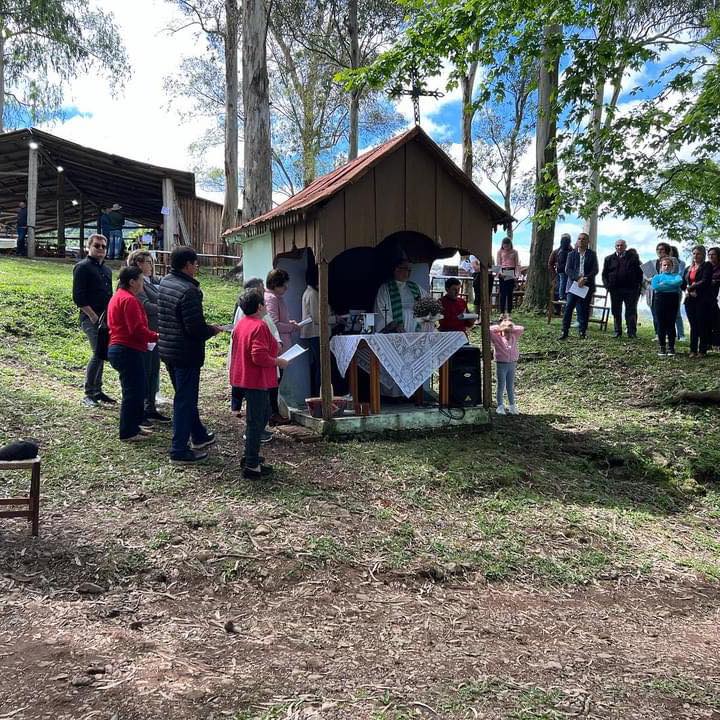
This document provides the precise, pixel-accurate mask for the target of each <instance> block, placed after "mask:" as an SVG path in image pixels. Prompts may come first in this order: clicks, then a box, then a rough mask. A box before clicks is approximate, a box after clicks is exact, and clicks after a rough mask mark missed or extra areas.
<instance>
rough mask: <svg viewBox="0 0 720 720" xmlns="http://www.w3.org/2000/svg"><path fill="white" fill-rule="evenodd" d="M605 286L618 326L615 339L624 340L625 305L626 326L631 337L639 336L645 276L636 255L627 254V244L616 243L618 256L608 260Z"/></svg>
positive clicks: (604, 273)
mask: <svg viewBox="0 0 720 720" xmlns="http://www.w3.org/2000/svg"><path fill="white" fill-rule="evenodd" d="M602 279H603V285H604V286H605V289H606V290H607V291H608V292H609V293H610V307H611V312H612V316H613V322H614V324H615V337H616V338H618V337H621V336H622V306H623V303H625V324H626V325H627V334H628V337H630V338H634V337H635V336H636V335H637V304H638V298H639V297H640V286H641V284H642V279H643V272H642V269H641V268H640V261H639V260H638V258H637V256H636V255H635V254H634V253H630V252H628V251H627V243H626V242H625V241H624V240H617V241H616V242H615V252H614V253H613V254H612V255H608V256H607V257H606V258H605V262H604V264H603V271H602Z"/></svg>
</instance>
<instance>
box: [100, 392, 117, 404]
mask: <svg viewBox="0 0 720 720" xmlns="http://www.w3.org/2000/svg"><path fill="white" fill-rule="evenodd" d="M95 400H97V401H98V402H101V403H105V404H106V405H117V400H113V399H112V398H111V397H109V396H108V395H106V394H105V393H104V392H101V393H98V394H97V395H96V396H95Z"/></svg>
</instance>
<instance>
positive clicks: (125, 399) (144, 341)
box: [107, 267, 158, 442]
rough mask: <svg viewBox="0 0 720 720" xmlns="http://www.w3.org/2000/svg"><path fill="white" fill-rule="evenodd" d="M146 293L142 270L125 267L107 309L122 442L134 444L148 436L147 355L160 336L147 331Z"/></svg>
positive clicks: (111, 362) (111, 360)
mask: <svg viewBox="0 0 720 720" xmlns="http://www.w3.org/2000/svg"><path fill="white" fill-rule="evenodd" d="M142 290H143V275H142V270H140V268H138V267H125V268H123V269H122V270H121V271H120V276H119V281H118V291H117V292H116V293H115V294H114V295H113V296H112V298H111V300H110V304H109V305H108V309H107V324H108V328H109V329H110V347H109V348H108V360H109V361H110V364H111V365H112V366H113V367H114V368H115V369H116V370H117V371H118V374H119V375H120V385H121V387H122V403H121V404H120V439H121V440H123V441H125V442H135V441H137V440H142V439H143V438H145V437H147V436H148V430H147V429H142V428H141V427H140V424H141V423H142V420H143V417H144V416H145V407H144V404H145V364H144V362H143V357H144V354H145V353H146V352H147V351H148V344H149V343H156V342H157V339H158V334H157V333H156V332H154V331H153V330H150V329H149V328H148V323H147V315H146V314H145V310H144V309H143V306H142V304H141V303H140V300H138V297H137V296H138V294H139V293H141V292H142ZM143 424H144V423H143Z"/></svg>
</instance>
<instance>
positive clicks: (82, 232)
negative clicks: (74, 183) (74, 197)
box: [78, 196, 85, 260]
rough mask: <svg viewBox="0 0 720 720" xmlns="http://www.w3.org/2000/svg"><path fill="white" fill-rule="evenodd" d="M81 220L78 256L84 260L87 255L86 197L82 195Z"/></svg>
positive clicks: (80, 205)
mask: <svg viewBox="0 0 720 720" xmlns="http://www.w3.org/2000/svg"><path fill="white" fill-rule="evenodd" d="M78 207H79V208H80V221H79V222H78V228H79V230H80V246H79V248H78V257H79V258H80V259H81V260H82V259H83V258H84V257H85V199H84V198H83V197H82V196H80V204H79V205H78Z"/></svg>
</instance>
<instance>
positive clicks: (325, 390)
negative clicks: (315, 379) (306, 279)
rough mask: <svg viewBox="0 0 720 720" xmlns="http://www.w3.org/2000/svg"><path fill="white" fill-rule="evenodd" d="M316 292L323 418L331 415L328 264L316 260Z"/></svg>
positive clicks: (327, 418) (325, 418) (328, 418)
mask: <svg viewBox="0 0 720 720" xmlns="http://www.w3.org/2000/svg"><path fill="white" fill-rule="evenodd" d="M318 293H319V295H320V298H319V299H320V308H319V311H320V319H319V322H320V398H321V400H322V416H323V420H330V418H331V416H332V397H333V388H332V364H331V362H330V304H329V296H328V264H327V262H326V261H325V260H320V261H318Z"/></svg>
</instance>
